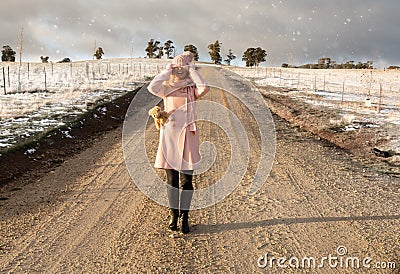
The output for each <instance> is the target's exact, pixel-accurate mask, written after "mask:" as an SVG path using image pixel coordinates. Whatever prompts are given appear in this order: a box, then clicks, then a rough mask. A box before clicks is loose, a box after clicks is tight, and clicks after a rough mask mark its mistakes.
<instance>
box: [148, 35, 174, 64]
mask: <svg viewBox="0 0 400 274" xmlns="http://www.w3.org/2000/svg"><path fill="white" fill-rule="evenodd" d="M173 44H174V42H172V41H171V40H168V41H166V42H165V43H164V45H161V42H160V41H157V40H154V39H150V41H149V42H147V47H146V49H145V51H146V52H147V53H146V54H147V57H148V58H160V59H161V58H162V57H163V56H164V54H165V55H166V56H167V58H168V59H172V58H174V55H175V46H174V45H173Z"/></svg>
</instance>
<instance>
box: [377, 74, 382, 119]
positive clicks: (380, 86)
mask: <svg viewBox="0 0 400 274" xmlns="http://www.w3.org/2000/svg"><path fill="white" fill-rule="evenodd" d="M381 105H382V82H380V83H379V103H378V113H380V112H381Z"/></svg>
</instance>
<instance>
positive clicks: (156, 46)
mask: <svg viewBox="0 0 400 274" xmlns="http://www.w3.org/2000/svg"><path fill="white" fill-rule="evenodd" d="M160 44H161V42H160V41H157V40H154V39H150V41H149V42H148V43H147V47H146V49H145V51H146V52H147V57H148V58H162V56H163V55H164V53H165V54H166V55H167V58H170V59H172V58H174V56H175V47H174V46H173V45H172V44H173V42H172V41H171V40H168V41H167V42H165V43H164V46H161V45H160ZM221 46H222V43H221V42H219V41H218V40H217V41H215V42H214V43H211V44H209V45H208V49H209V51H208V54H209V55H210V58H211V61H212V62H213V63H214V64H221V62H222V56H221ZM172 49H173V50H172ZM183 50H184V51H190V52H192V53H193V55H194V60H195V61H198V60H199V52H198V49H197V47H196V46H194V45H191V44H190V45H186V46H184V48H183ZM266 56H267V53H266V51H265V50H263V49H261V48H260V47H258V48H248V49H247V50H246V51H245V52H244V53H243V57H242V60H243V61H246V66H248V67H253V66H259V65H260V63H261V62H265V61H266V60H265V58H266ZM234 59H236V55H235V54H233V52H232V49H229V51H228V53H227V54H226V59H224V62H225V63H226V64H227V65H230V64H231V62H232V61H233V60H234Z"/></svg>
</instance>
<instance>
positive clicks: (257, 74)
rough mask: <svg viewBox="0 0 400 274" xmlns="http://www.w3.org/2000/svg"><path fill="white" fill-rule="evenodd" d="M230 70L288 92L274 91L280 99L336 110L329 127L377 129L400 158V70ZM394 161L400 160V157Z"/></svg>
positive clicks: (344, 129)
mask: <svg viewBox="0 0 400 274" xmlns="http://www.w3.org/2000/svg"><path fill="white" fill-rule="evenodd" d="M230 70H232V71H233V72H235V73H237V74H239V75H241V76H242V77H245V78H247V79H249V80H251V81H253V82H254V83H255V84H256V85H257V86H260V87H263V86H273V87H281V88H284V90H286V91H285V92H282V91H276V92H275V93H276V95H278V96H289V97H291V98H294V99H296V100H300V101H303V102H304V103H306V104H310V105H312V106H316V107H317V108H320V109H321V110H324V109H330V110H333V111H334V112H336V113H337V114H338V117H340V118H339V119H329V118H327V120H326V121H325V122H324V124H325V125H326V127H327V128H330V127H332V128H340V131H357V130H359V129H360V128H362V127H368V128H376V130H377V134H378V133H379V134H383V135H384V136H385V139H386V141H385V142H383V143H382V144H381V147H380V148H381V149H384V150H386V151H392V152H394V153H396V154H397V155H400V71H397V70H389V71H383V70H331V69H330V70H323V69H314V70H311V69H292V68H240V67H231V68H230ZM269 92H271V91H269ZM393 158H396V159H394V160H396V161H400V158H399V156H396V157H393Z"/></svg>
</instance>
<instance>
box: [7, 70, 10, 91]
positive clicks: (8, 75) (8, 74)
mask: <svg viewBox="0 0 400 274" xmlns="http://www.w3.org/2000/svg"><path fill="white" fill-rule="evenodd" d="M7 78H8V87H11V82H10V66H7Z"/></svg>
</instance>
